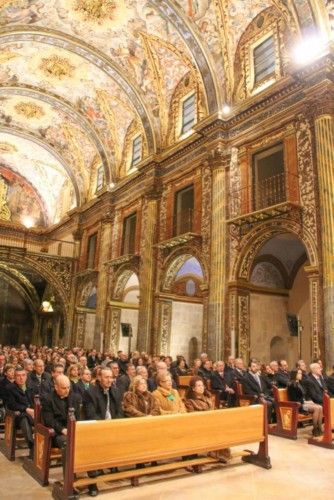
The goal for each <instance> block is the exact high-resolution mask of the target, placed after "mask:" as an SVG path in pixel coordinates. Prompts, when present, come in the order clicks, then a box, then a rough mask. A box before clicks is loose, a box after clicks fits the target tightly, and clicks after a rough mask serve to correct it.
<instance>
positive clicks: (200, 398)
mask: <svg viewBox="0 0 334 500" xmlns="http://www.w3.org/2000/svg"><path fill="white" fill-rule="evenodd" d="M184 404H185V407H186V409H187V411H188V412H192V411H208V410H214V404H213V401H212V399H211V397H210V393H209V391H208V390H207V389H206V388H205V386H204V383H203V380H202V379H201V377H198V376H194V377H192V378H191V379H190V381H189V387H188V390H187V392H186V397H185V401H184Z"/></svg>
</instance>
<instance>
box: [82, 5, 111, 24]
mask: <svg viewBox="0 0 334 500" xmlns="http://www.w3.org/2000/svg"><path fill="white" fill-rule="evenodd" d="M115 9H116V2H115V1H114V0H75V4H74V10H76V11H77V12H79V13H80V14H81V15H82V17H83V19H84V20H85V21H91V22H96V23H98V24H102V23H103V21H105V20H107V19H113V17H114V11H115Z"/></svg>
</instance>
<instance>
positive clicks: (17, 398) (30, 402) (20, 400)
mask: <svg viewBox="0 0 334 500" xmlns="http://www.w3.org/2000/svg"><path fill="white" fill-rule="evenodd" d="M33 407H34V393H33V391H32V389H29V388H28V387H27V389H26V390H25V391H24V390H23V389H21V387H19V386H18V385H17V384H15V382H14V383H13V384H10V385H9V386H8V399H7V408H8V409H9V410H12V411H19V412H20V413H24V412H25V411H26V409H27V408H33Z"/></svg>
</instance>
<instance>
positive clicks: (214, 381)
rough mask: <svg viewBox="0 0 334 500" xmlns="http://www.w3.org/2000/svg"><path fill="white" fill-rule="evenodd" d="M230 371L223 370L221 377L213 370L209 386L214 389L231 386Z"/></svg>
mask: <svg viewBox="0 0 334 500" xmlns="http://www.w3.org/2000/svg"><path fill="white" fill-rule="evenodd" d="M232 384H233V378H232V373H231V371H230V372H227V371H226V370H225V371H224V375H223V377H222V376H221V375H220V374H219V372H217V371H213V372H212V375H211V388H212V389H214V390H216V391H225V389H226V386H227V385H228V386H229V387H232Z"/></svg>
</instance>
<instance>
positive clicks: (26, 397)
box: [6, 366, 34, 458]
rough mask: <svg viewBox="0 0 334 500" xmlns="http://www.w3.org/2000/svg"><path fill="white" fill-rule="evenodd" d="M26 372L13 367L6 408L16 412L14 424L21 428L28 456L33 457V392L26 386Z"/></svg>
mask: <svg viewBox="0 0 334 500" xmlns="http://www.w3.org/2000/svg"><path fill="white" fill-rule="evenodd" d="M26 384H27V373H26V371H25V370H24V368H21V367H20V366H18V367H17V368H15V375H14V383H13V384H11V385H10V386H8V399H7V404H6V406H7V408H8V409H9V410H12V411H15V412H18V415H17V416H16V418H15V426H16V427H17V428H19V429H21V431H22V434H23V436H24V438H25V440H26V442H27V445H28V448H29V458H33V450H34V439H33V425H34V393H33V391H32V389H29V388H28V387H27V385H26Z"/></svg>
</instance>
